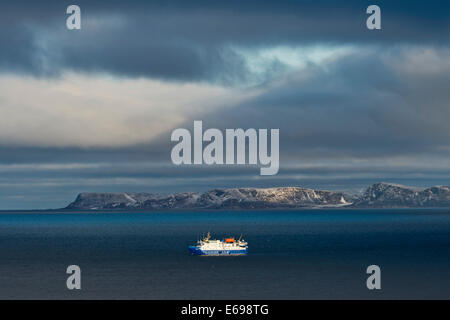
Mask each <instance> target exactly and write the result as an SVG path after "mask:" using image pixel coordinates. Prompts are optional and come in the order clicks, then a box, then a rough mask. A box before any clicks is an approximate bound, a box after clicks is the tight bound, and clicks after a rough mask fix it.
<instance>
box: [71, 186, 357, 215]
mask: <svg viewBox="0 0 450 320" xmlns="http://www.w3.org/2000/svg"><path fill="white" fill-rule="evenodd" d="M353 200H354V199H353V198H352V196H349V195H346V194H344V193H342V192H335V191H322V190H319V191H318V190H312V189H305V188H297V187H285V188H283V187H282V188H267V189H259V188H239V189H237V188H236V189H214V190H211V191H207V192H204V193H196V192H184V193H175V194H170V195H158V194H151V193H81V194H79V195H78V196H77V198H76V199H75V201H74V202H72V203H71V204H70V205H69V206H67V209H83V210H84V209H92V210H96V209H133V208H134V209H185V208H186V209H221V208H223V209H226V208H229V209H252V208H296V207H308V206H309V207H311V206H345V205H350V204H351V202H352V201H353Z"/></svg>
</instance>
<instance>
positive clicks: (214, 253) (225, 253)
mask: <svg viewBox="0 0 450 320" xmlns="http://www.w3.org/2000/svg"><path fill="white" fill-rule="evenodd" d="M189 252H190V253H192V254H194V255H198V256H236V255H246V254H248V250H247V249H243V250H201V249H199V248H197V247H195V246H189Z"/></svg>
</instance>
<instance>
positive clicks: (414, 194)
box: [352, 182, 450, 208]
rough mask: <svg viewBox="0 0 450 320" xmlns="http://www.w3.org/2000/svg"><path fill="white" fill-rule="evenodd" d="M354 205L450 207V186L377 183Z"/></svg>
mask: <svg viewBox="0 0 450 320" xmlns="http://www.w3.org/2000/svg"><path fill="white" fill-rule="evenodd" d="M352 206H354V207H377V208H384V207H450V188H449V187H446V186H439V187H431V188H426V189H425V188H414V187H406V186H402V185H398V184H392V183H383V182H382V183H376V184H374V185H372V186H370V187H369V188H367V190H366V191H365V192H364V194H363V195H362V196H361V197H359V198H358V199H357V200H355V202H354V203H353V204H352Z"/></svg>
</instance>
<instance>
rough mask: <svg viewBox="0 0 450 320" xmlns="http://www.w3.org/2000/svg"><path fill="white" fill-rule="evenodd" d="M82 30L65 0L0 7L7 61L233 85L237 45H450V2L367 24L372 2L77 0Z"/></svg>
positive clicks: (411, 7) (239, 66)
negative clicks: (71, 23)
mask: <svg viewBox="0 0 450 320" xmlns="http://www.w3.org/2000/svg"><path fill="white" fill-rule="evenodd" d="M76 3H77V4H78V5H80V7H81V9H82V19H83V20H82V30H80V31H68V30H66V27H65V19H66V17H67V16H66V14H65V9H66V7H67V5H69V4H72V3H65V2H64V1H39V2H37V1H15V2H8V3H6V4H3V5H2V9H1V10H0V26H1V27H2V28H1V31H0V46H1V48H2V50H1V52H0V67H1V68H2V69H3V70H8V71H21V72H27V73H34V74H38V75H39V74H40V75H54V74H57V73H59V72H61V71H62V70H67V69H69V70H78V71H105V72H111V73H116V74H121V75H126V76H146V77H158V78H166V79H175V80H207V81H221V82H223V83H233V82H236V81H242V80H244V81H245V79H246V76H247V73H248V70H247V66H246V64H245V61H244V60H243V58H242V57H241V56H240V55H239V54H237V53H236V52H234V51H233V49H232V48H233V46H239V47H246V48H258V47H270V46H275V45H296V44H302V43H303V44H304V43H323V42H334V43H336V42H338V43H352V44H354V43H363V44H364V43H416V44H417V43H420V44H423V43H432V44H444V43H445V44H448V41H449V19H448V16H447V14H448V12H449V3H448V2H446V1H434V2H432V1H377V4H378V5H379V6H380V7H381V8H382V27H383V29H382V30H381V31H369V30H367V29H366V27H365V19H366V14H365V8H366V7H367V6H368V5H370V4H371V3H369V2H367V1H345V2H343V1H340V2H339V3H338V2H336V1H262V0H258V1H223V0H221V1H213V0H208V1H199V0H194V1H82V0H80V1H76Z"/></svg>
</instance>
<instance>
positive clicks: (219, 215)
mask: <svg viewBox="0 0 450 320" xmlns="http://www.w3.org/2000/svg"><path fill="white" fill-rule="evenodd" d="M206 231H211V232H212V234H213V236H216V237H218V238H222V237H224V236H228V235H235V236H239V235H240V234H241V233H243V234H244V238H245V239H246V240H247V241H248V242H249V252H250V253H249V255H248V256H245V257H197V256H190V255H189V254H188V249H187V248H188V245H190V244H192V243H195V241H196V239H197V236H198V235H199V234H201V233H204V232H206ZM71 264H77V265H79V266H80V267H81V270H82V289H81V290H80V291H69V290H67V289H66V277H67V275H66V273H65V271H66V267H67V266H68V265H71ZM371 264H377V265H379V266H380V267H381V272H382V276H381V283H382V284H381V285H382V289H381V290H380V291H376V292H374V291H369V290H368V289H367V288H366V278H367V276H368V275H367V274H366V273H365V270H366V268H367V266H369V265H371ZM0 298H1V299H17V298H20V299H30V298H39V299H85V298H90V299H92V298H93V299H116V298H128V299H317V298H320V299H347V298H359V299H379V298H382V299H391V298H394V299H400V298H401V299H403V298H413V299H415V298H421V299H432V298H438V299H450V210H449V209H436V210H428V209H427V210H306V211H247V212H237V211H234V212H175V213H174V212H160V213H101V214H92V213H90V214H67V213H63V214H42V213H34V214H6V213H5V214H0Z"/></svg>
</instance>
